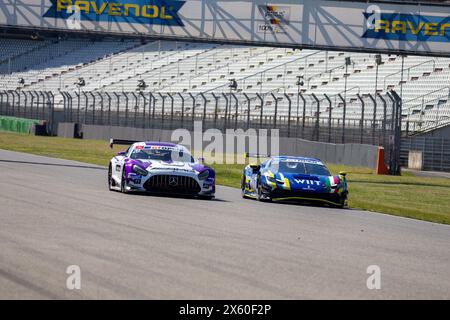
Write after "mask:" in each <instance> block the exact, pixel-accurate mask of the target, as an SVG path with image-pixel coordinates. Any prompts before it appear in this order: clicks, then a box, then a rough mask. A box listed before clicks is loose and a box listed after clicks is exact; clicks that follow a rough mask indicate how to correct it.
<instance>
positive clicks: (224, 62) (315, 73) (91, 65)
mask: <svg viewBox="0 0 450 320" xmlns="http://www.w3.org/2000/svg"><path fill="white" fill-rule="evenodd" d="M347 58H349V59H350V60H347V62H346V59H347ZM380 58H381V60H379V62H378V63H377V62H376V60H377V59H376V55H375V54H366V53H345V52H332V51H316V50H294V49H284V48H270V47H269V48H267V47H248V46H236V45H219V44H207V43H195V42H192V43H189V42H170V41H153V42H149V43H140V42H138V41H136V40H127V41H124V40H121V41H119V40H114V39H103V40H86V39H79V40H77V39H73V40H51V39H50V40H41V41H32V40H14V39H2V47H1V52H0V73H1V78H0V88H2V89H6V90H16V89H22V90H44V91H52V92H54V93H55V94H58V92H59V91H76V90H77V88H76V86H75V85H74V83H76V82H77V80H78V79H79V78H83V79H84V81H85V83H86V85H85V86H84V87H83V90H84V91H102V92H103V91H106V92H118V91H119V92H132V91H135V90H136V87H137V84H138V82H139V81H140V80H143V81H144V83H145V85H146V86H147V87H146V89H147V90H149V91H152V92H170V93H188V92H189V93H194V94H199V93H202V92H203V93H206V92H208V93H211V92H216V93H222V92H228V91H229V89H228V84H229V80H230V79H231V78H234V79H236V81H237V90H236V92H237V93H243V92H245V93H249V94H255V93H258V94H261V95H268V94H270V93H287V94H289V95H291V96H295V94H296V93H297V91H300V92H302V93H305V94H308V93H315V94H318V95H320V94H324V93H325V94H328V95H330V96H332V95H336V94H338V93H343V92H346V95H347V96H349V97H350V96H351V95H352V94H356V93H358V94H360V95H362V96H367V94H372V95H375V94H376V93H381V92H385V91H387V90H392V89H394V90H396V91H397V92H400V93H401V97H402V99H403V101H404V103H403V114H402V116H403V119H404V120H405V121H408V123H409V125H408V129H409V130H413V131H419V130H422V131H423V130H429V129H430V128H434V127H437V126H442V125H446V124H447V123H448V122H449V121H450V101H449V99H448V97H449V93H450V91H449V86H450V85H449V83H450V82H449V80H450V59H446V58H429V57H420V56H407V57H405V58H404V59H402V57H401V56H395V55H381V56H380ZM402 64H403V73H402V71H401V70H402ZM299 76H300V77H301V78H302V83H303V85H302V86H300V87H299V86H298V85H297V84H296V83H297V80H298V77H299ZM375 84H376V85H375ZM57 101H58V102H61V101H62V98H61V97H60V98H57ZM354 101H355V97H353V96H352V97H351V98H349V100H348V101H347V102H348V103H349V104H351V103H352V102H354ZM283 110H284V111H285V110H286V104H285V103H283V102H282V101H281V103H280V105H279V111H280V114H283ZM354 118H358V115H354ZM405 126H406V125H405ZM405 126H404V128H406V127H405Z"/></svg>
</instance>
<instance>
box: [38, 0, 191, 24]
mask: <svg viewBox="0 0 450 320" xmlns="http://www.w3.org/2000/svg"><path fill="white" fill-rule="evenodd" d="M50 2H51V4H52V6H51V7H50V9H48V11H47V12H46V13H45V14H44V17H45V18H59V19H66V20H67V19H69V18H70V17H73V16H77V17H78V19H79V20H80V21H114V22H125V23H139V24H157V25H169V26H184V24H183V21H181V19H180V17H179V16H178V11H179V10H180V9H181V7H182V6H183V5H184V4H185V1H177V0H160V1H148V0H109V1H108V0H50Z"/></svg>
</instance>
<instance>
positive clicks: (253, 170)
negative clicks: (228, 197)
mask: <svg viewBox="0 0 450 320" xmlns="http://www.w3.org/2000/svg"><path fill="white" fill-rule="evenodd" d="M256 157H259V156H258V155H257V156H256ZM345 176H346V174H345V172H340V173H339V175H337V176H332V175H331V174H330V172H329V170H328V169H327V167H326V166H325V165H324V164H323V163H322V162H321V161H320V160H318V159H314V158H305V157H291V156H276V157H269V158H268V160H266V161H265V162H263V163H262V164H260V165H259V164H250V165H248V166H246V167H245V168H244V172H243V176H242V183H241V189H242V196H243V197H244V198H254V199H258V200H260V201H264V200H266V201H272V200H273V201H304V202H305V201H306V202H317V201H319V202H322V203H326V204H329V205H332V206H337V207H340V208H343V207H344V206H346V205H347V195H348V189H347V180H346V177H345Z"/></svg>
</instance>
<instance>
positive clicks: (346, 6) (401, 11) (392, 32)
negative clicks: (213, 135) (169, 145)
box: [0, 0, 450, 56]
mask: <svg viewBox="0 0 450 320" xmlns="http://www.w3.org/2000/svg"><path fill="white" fill-rule="evenodd" d="M0 25H10V26H22V27H33V28H46V29H63V30H64V29H69V30H89V31H93V32H112V33H121V34H130V33H132V34H142V35H146V36H162V37H175V38H183V39H186V38H187V39H189V40H191V39H201V40H214V41H228V42H239V43H246V44H249V43H251V44H254V43H258V44H268V45H283V46H291V47H292V46H294V47H295V46H298V47H315V48H319V49H326V48H337V49H339V50H345V49H349V50H363V51H380V52H386V51H389V52H405V53H419V54H436V55H447V56H450V6H439V5H428V6H425V5H420V6H419V5H417V4H410V5H408V4H386V3H376V2H373V3H366V2H351V1H324V0H303V1H302V0H281V1H273V2H267V1H261V0H253V1H250V0H236V1H235V0H227V1H220V0H219V1H216V0H188V1H182V0H115V1H108V0H21V1H17V0H4V1H1V2H0Z"/></svg>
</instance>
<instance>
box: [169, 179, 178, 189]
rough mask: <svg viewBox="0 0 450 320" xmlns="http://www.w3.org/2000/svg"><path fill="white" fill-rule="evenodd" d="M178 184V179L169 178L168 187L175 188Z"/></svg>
mask: <svg viewBox="0 0 450 320" xmlns="http://www.w3.org/2000/svg"><path fill="white" fill-rule="evenodd" d="M177 184H178V178H177V177H170V178H169V185H171V186H172V187H174V186H176V185H177Z"/></svg>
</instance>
